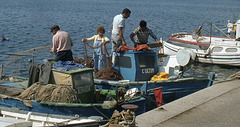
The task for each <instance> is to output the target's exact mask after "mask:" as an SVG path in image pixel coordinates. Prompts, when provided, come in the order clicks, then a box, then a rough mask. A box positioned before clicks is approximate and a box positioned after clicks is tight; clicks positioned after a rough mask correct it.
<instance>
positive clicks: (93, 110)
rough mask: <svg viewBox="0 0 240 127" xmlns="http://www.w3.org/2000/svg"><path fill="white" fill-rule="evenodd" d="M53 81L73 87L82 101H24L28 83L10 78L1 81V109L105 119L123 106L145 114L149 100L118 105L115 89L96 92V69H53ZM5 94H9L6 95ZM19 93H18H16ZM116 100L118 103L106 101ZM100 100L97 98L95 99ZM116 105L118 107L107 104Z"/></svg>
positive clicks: (143, 99) (139, 98)
mask: <svg viewBox="0 0 240 127" xmlns="http://www.w3.org/2000/svg"><path fill="white" fill-rule="evenodd" d="M51 75H52V76H51V78H50V81H51V82H52V83H55V84H59V85H60V84H65V83H67V84H68V85H70V86H71V87H72V88H73V89H74V90H75V91H76V94H77V97H78V99H79V100H80V102H78V103H57V102H46V101H36V100H24V99H22V98H20V97H19V94H21V93H22V92H23V90H24V89H23V87H22V86H26V83H27V82H28V81H27V80H26V79H20V78H14V79H11V78H12V77H11V78H7V79H11V80H12V81H9V80H4V78H3V80H1V85H0V89H1V90H0V98H1V99H0V109H1V107H4V108H9V109H17V110H22V111H29V112H37V113H45V114H56V115H65V116H77V117H90V116H102V117H103V118H104V119H107V118H110V117H111V115H112V113H113V112H114V110H118V111H121V110H123V109H122V108H121V105H123V104H134V105H137V106H138V109H137V110H136V114H141V113H144V112H145V105H146V101H145V98H143V97H141V96H135V97H133V98H128V99H125V100H124V101H122V102H118V100H117V99H116V98H117V96H118V95H117V94H118V93H117V92H116V90H97V89H95V86H94V83H93V69H91V68H82V69H77V70H72V71H57V70H54V69H53V70H52V72H51ZM13 80H14V81H16V82H13ZM6 91H10V92H9V93H14V94H7V93H6ZM17 93H19V94H17ZM109 97H111V98H114V100H115V101H112V100H109V99H108V100H106V99H107V98H109ZM96 98H97V99H96ZM111 102H113V103H114V104H115V105H114V106H112V105H110V106H109V105H107V104H108V103H111Z"/></svg>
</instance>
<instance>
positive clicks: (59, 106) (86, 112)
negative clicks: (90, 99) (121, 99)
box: [0, 97, 146, 119]
mask: <svg viewBox="0 0 240 127" xmlns="http://www.w3.org/2000/svg"><path fill="white" fill-rule="evenodd" d="M31 103H32V107H28V106H26V105H25V104H24V103H23V102H22V101H19V100H16V99H12V98H4V99H3V98H1V99H0V106H1V107H5V108H9V109H18V110H22V111H30V112H38V113H46V114H56V115H65V116H78V117H90V116H102V117H103V118H104V119H105V118H106V117H108V118H110V117H111V116H112V114H113V112H114V110H118V111H122V110H123V109H122V108H121V106H117V107H115V108H112V109H103V108H102V107H101V106H102V105H101V104H78V103H71V104H69V103H39V102H36V101H31ZM126 104H134V105H137V106H138V109H137V110H136V114H137V115H139V114H142V113H144V112H145V105H146V102H145V98H143V97H141V98H139V99H134V100H131V101H128V102H126Z"/></svg>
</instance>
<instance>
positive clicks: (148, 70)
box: [142, 68, 154, 74]
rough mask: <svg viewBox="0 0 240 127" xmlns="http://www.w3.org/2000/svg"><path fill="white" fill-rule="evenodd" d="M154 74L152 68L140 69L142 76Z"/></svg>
mask: <svg viewBox="0 0 240 127" xmlns="http://www.w3.org/2000/svg"><path fill="white" fill-rule="evenodd" d="M149 73H154V68H147V69H142V74H149Z"/></svg>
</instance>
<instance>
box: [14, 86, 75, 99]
mask: <svg viewBox="0 0 240 127" xmlns="http://www.w3.org/2000/svg"><path fill="white" fill-rule="evenodd" d="M19 98H20V99H23V100H36V101H45V102H55V103H78V102H79V101H78V98H77V93H76V91H75V90H74V89H73V88H72V87H71V86H70V85H56V84H48V85H41V84H40V83H34V84H33V85H31V86H30V87H29V88H27V89H26V90H24V91H23V92H22V93H21V95H19Z"/></svg>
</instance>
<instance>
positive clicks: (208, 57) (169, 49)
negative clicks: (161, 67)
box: [163, 20, 240, 66]
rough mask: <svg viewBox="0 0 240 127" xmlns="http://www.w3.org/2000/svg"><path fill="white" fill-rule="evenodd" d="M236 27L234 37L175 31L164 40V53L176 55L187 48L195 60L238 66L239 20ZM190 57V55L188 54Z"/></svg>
mask: <svg viewBox="0 0 240 127" xmlns="http://www.w3.org/2000/svg"><path fill="white" fill-rule="evenodd" d="M236 24H237V28H236V31H237V32H236V38H230V37H217V36H205V35H200V36H199V37H197V38H195V37H194V34H187V33H176V34H173V35H172V36H171V37H169V39H168V40H167V41H165V42H164V44H163V45H164V54H166V55H176V54H177V53H178V52H179V50H187V52H189V54H191V55H193V54H194V55H195V56H194V58H195V60H196V61H198V62H201V63H209V64H223V65H230V66H240V41H239V40H238V39H237V38H239V37H240V20H238V22H237V23H236ZM188 56H189V57H190V55H188Z"/></svg>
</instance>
